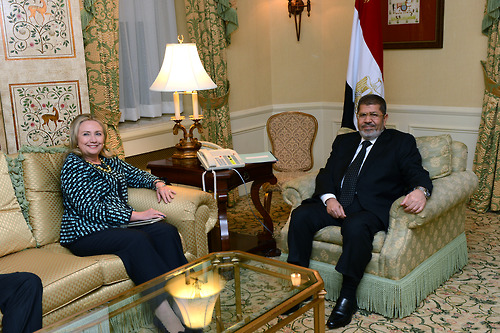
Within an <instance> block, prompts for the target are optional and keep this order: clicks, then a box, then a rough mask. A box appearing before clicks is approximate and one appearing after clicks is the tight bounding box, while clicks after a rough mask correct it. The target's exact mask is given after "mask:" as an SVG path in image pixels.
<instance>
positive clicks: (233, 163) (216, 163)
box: [197, 142, 245, 170]
mask: <svg viewBox="0 0 500 333" xmlns="http://www.w3.org/2000/svg"><path fill="white" fill-rule="evenodd" d="M202 145H203V146H205V147H210V148H215V149H206V148H202V149H200V150H199V151H198V153H197V155H198V159H199V160H200V162H201V165H202V166H203V167H204V168H205V169H206V170H222V169H233V168H239V167H243V166H245V162H243V160H242V159H241V157H240V156H239V155H238V153H237V152H235V151H234V150H232V149H222V148H221V147H219V146H217V145H215V144H213V143H210V142H202Z"/></svg>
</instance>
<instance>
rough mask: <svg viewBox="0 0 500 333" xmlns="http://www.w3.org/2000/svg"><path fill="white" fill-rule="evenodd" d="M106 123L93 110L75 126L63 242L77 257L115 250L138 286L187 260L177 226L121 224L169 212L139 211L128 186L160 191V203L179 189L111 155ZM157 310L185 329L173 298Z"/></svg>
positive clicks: (65, 184) (65, 183) (64, 182)
mask: <svg viewBox="0 0 500 333" xmlns="http://www.w3.org/2000/svg"><path fill="white" fill-rule="evenodd" d="M105 142H106V130H105V126H104V124H103V123H102V122H101V121H99V120H98V119H96V118H94V117H92V116H91V115H90V114H83V115H79V116H77V117H76V118H75V119H74V120H73V122H72V123H71V127H70V138H69V146H70V153H69V155H68V156H67V158H66V161H65V162H64V165H63V168H62V170H61V187H62V194H63V203H64V214H63V218H62V224H61V234H60V242H61V244H62V245H63V246H65V247H67V248H68V249H69V250H70V251H71V252H72V253H74V254H75V255H78V256H92V255H99V254H115V255H117V256H119V257H120V259H121V260H122V261H123V264H124V266H125V269H126V270H127V273H128V275H129V277H130V278H131V279H132V281H133V282H134V283H135V284H136V285H139V284H141V283H144V282H146V281H149V280H151V279H153V278H155V277H157V276H159V275H162V274H164V273H166V272H168V271H170V270H172V269H175V268H177V267H179V266H181V265H184V264H185V263H187V260H186V258H185V256H184V253H183V250H182V244H181V239H180V237H179V233H178V231H177V229H176V228H175V227H174V226H172V225H170V224H168V223H160V222H157V223H152V224H147V225H142V226H136V227H129V228H122V226H124V225H126V224H127V223H129V222H131V221H141V220H147V219H154V218H164V217H165V216H164V215H163V214H162V213H161V212H159V211H157V210H155V209H152V208H151V209H148V210H146V211H142V212H137V211H134V210H133V208H132V207H130V206H129V205H128V203H127V201H128V193H127V187H141V188H150V189H151V190H156V193H157V196H158V202H160V201H161V200H163V201H164V202H165V203H169V202H171V201H172V200H173V199H174V195H175V192H174V191H173V190H172V189H171V188H170V187H169V186H167V184H166V183H165V182H164V181H163V180H161V179H159V178H158V177H156V176H153V175H152V174H150V173H148V172H145V171H142V170H140V169H137V168H135V167H133V166H131V165H130V164H127V163H126V162H124V161H122V160H120V159H119V158H117V157H112V156H111V155H110V154H109V153H108V152H107V150H106V149H105ZM158 303H161V304H160V305H159V306H158V307H157V308H156V310H155V314H156V316H157V317H158V318H159V319H160V321H161V322H162V323H163V325H164V326H166V328H167V329H168V330H169V331H170V332H179V331H181V332H183V331H184V327H183V326H182V324H181V323H180V321H179V319H178V318H177V317H176V316H175V314H174V312H173V311H172V309H171V307H170V306H169V304H168V302H166V301H163V302H158Z"/></svg>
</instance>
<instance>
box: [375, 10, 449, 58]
mask: <svg viewBox="0 0 500 333" xmlns="http://www.w3.org/2000/svg"><path fill="white" fill-rule="evenodd" d="M381 10H382V39H383V42H384V49H424V48H442V47H443V21H444V0H406V1H405V0H381Z"/></svg>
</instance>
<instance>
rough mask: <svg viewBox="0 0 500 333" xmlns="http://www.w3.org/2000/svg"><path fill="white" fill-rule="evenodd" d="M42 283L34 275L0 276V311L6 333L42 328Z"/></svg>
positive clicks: (21, 273)
mask: <svg viewBox="0 0 500 333" xmlns="http://www.w3.org/2000/svg"><path fill="white" fill-rule="evenodd" d="M42 293H43V287H42V281H41V280H40V278H39V277H38V276H36V275H35V274H33V273H25V272H17V273H10V274H0V310H1V311H2V315H3V318H2V331H3V332H4V333H32V332H34V331H37V330H39V329H41V328H42Z"/></svg>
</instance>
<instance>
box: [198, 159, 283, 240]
mask: <svg viewBox="0 0 500 333" xmlns="http://www.w3.org/2000/svg"><path fill="white" fill-rule="evenodd" d="M232 170H233V171H234V172H236V173H237V174H238V176H240V178H241V181H242V183H243V188H244V189H245V197H246V199H247V203H248V207H249V208H250V211H251V212H252V214H253V216H254V217H255V219H256V220H257V221H258V222H259V223H260V225H261V226H262V227H263V228H264V229H266V230H267V232H269V233H270V234H271V235H272V234H273V233H272V231H271V230H269V228H268V227H267V226H266V225H265V224H264V222H262V220H261V219H260V218H259V217H258V216H257V215H256V214H255V212H254V210H253V208H252V205H251V204H250V201H249V199H248V190H247V183H246V182H245V179H243V176H241V174H240V172H239V171H238V170H236V169H232ZM207 171H208V170H205V171H204V172H203V174H202V175H201V184H202V188H203V191H204V192H206V186H205V174H206V173H207ZM210 171H212V174H213V176H214V199H215V200H217V179H216V177H217V173H216V172H215V171H214V170H210Z"/></svg>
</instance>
